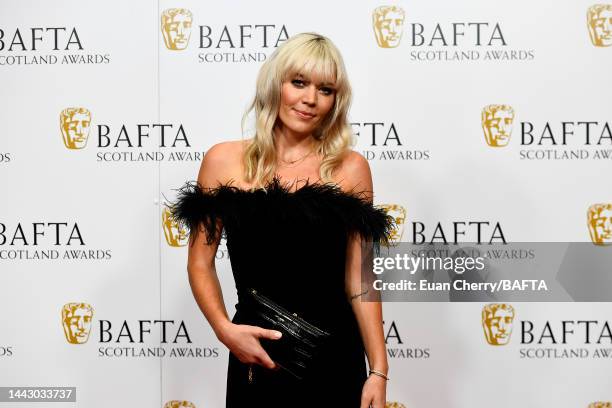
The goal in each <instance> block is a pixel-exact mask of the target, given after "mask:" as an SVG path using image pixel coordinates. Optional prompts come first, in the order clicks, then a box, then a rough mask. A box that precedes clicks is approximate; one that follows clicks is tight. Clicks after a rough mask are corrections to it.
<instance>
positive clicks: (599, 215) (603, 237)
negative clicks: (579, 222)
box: [587, 204, 612, 246]
mask: <svg viewBox="0 0 612 408" xmlns="http://www.w3.org/2000/svg"><path fill="white" fill-rule="evenodd" d="M587 222H588V225H589V234H590V235H591V241H593V243H594V244H595V245H602V246H603V245H612V204H593V205H592V206H590V207H589V209H588V211H587Z"/></svg>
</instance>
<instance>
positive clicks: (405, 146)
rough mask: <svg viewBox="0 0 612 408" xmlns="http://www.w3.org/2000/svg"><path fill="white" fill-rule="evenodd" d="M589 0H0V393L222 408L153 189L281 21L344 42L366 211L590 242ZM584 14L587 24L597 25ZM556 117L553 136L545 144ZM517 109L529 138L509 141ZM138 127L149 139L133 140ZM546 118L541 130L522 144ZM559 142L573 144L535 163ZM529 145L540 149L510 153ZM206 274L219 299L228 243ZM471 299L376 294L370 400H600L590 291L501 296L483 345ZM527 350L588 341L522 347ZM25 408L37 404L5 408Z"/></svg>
mask: <svg viewBox="0 0 612 408" xmlns="http://www.w3.org/2000/svg"><path fill="white" fill-rule="evenodd" d="M391 4H394V5H395V6H397V7H398V8H400V9H401V10H403V12H404V19H403V21H399V20H396V22H397V23H398V24H399V25H398V27H399V28H398V29H399V30H401V32H402V33H403V34H402V36H401V41H399V43H398V44H396V46H391V47H384V46H380V45H379V44H378V43H377V41H376V37H375V34H374V32H375V31H374V27H373V24H372V15H373V12H374V11H375V9H376V8H377V7H380V6H386V5H391ZM593 4H594V3H591V2H589V1H583V0H574V1H561V2H559V1H550V0H540V1H535V2H534V1H525V0H519V1H514V2H502V1H484V0H463V1H461V2H456V1H455V2H453V1H430V2H416V1H402V2H394V3H388V4H387V3H378V2H371V1H360V2H358V3H355V2H350V3H349V2H325V1H319V0H313V1H310V2H308V3H304V4H297V3H291V2H282V1H263V2H247V1H240V2H210V1H208V2H201V1H193V0H183V1H181V2H177V1H165V0H164V1H146V0H132V1H129V2H119V1H116V0H115V1H107V2H87V3H86V4H83V3H82V2H76V1H67V0H61V1H55V2H37V1H33V0H23V1H3V2H2V3H1V4H0V30H2V31H1V35H2V36H1V37H0V40H1V41H2V43H0V81H1V82H0V85H1V89H2V99H1V102H0V103H1V109H0V112H1V115H2V121H1V123H2V125H1V126H2V132H1V134H2V137H1V139H0V180H1V181H2V199H1V200H0V206H1V208H2V211H1V219H0V223H1V224H0V232H2V235H0V244H1V245H0V251H1V252H0V305H1V306H2V307H1V310H2V311H1V312H0V316H1V317H0V319H1V320H2V322H3V324H2V328H1V329H0V333H1V334H0V386H76V387H77V402H76V406H79V407H87V408H89V407H108V406H115V405H116V406H138V407H164V406H165V405H167V406H170V405H171V404H170V402H171V401H190V402H191V403H192V405H193V406H196V407H198V408H203V407H222V406H224V400H225V380H226V376H225V373H226V364H227V355H228V352H227V350H226V349H225V348H224V346H223V345H222V344H221V343H220V342H218V341H217V339H216V337H215V336H214V333H213V332H212V330H211V329H210V327H209V326H208V324H207V322H206V321H205V319H204V318H203V316H202V315H201V313H200V312H199V310H198V308H197V305H196V303H195V301H194V299H193V296H192V294H191V291H190V288H189V284H188V281H187V275H186V255H187V249H186V247H185V246H184V245H183V244H184V241H183V242H180V243H179V245H183V246H176V247H175V246H172V245H171V240H169V239H168V236H174V235H172V234H173V233H176V231H175V230H172V231H173V232H170V229H168V230H167V231H166V232H168V234H170V235H166V234H165V232H164V224H163V216H162V206H161V204H162V203H163V202H164V199H165V198H168V199H171V198H173V197H174V194H175V191H174V190H173V189H175V188H177V187H179V186H180V185H182V183H183V182H184V181H185V180H193V179H195V178H196V176H197V172H198V168H199V164H200V160H201V155H202V154H203V153H204V152H205V151H206V150H207V149H208V148H209V147H210V146H212V145H213V144H215V143H218V142H220V141H224V140H231V139H233V140H235V139H239V138H240V137H241V130H240V119H241V116H242V113H243V112H244V110H245V109H246V107H247V104H248V103H249V102H250V100H251V98H252V96H253V92H254V89H255V78H256V75H257V72H258V69H259V67H260V65H261V62H262V61H263V59H265V57H266V56H267V55H269V54H270V53H271V52H272V51H273V50H274V47H275V46H276V44H277V42H279V41H280V42H282V40H284V39H285V38H286V35H289V36H290V35H293V34H296V33H299V32H304V31H316V32H319V33H321V34H324V35H326V36H328V37H329V38H331V39H332V40H333V41H334V42H335V44H336V45H337V46H338V48H339V49H340V50H341V52H342V54H343V56H344V59H345V63H346V66H347V69H348V72H349V77H350V80H351V84H352V86H353V90H354V101H353V106H352V109H351V114H350V119H351V122H352V123H354V127H355V131H356V134H358V135H357V136H356V140H357V144H356V146H355V147H354V149H355V150H357V151H359V152H361V153H362V154H364V155H366V157H368V159H369V160H370V166H371V168H372V173H373V177H374V186H375V203H376V204H396V205H400V206H402V207H403V208H405V209H406V212H407V217H406V220H405V223H404V225H403V235H402V237H403V238H402V240H405V241H411V240H412V231H413V224H412V223H414V222H416V223H423V225H425V229H426V232H425V235H426V237H428V238H427V239H430V238H431V235H432V233H433V230H434V228H435V227H436V225H437V224H438V223H440V225H441V226H442V228H443V229H444V232H445V233H447V234H448V235H447V237H450V238H451V239H452V228H453V223H454V222H466V223H467V222H475V221H481V222H487V223H489V224H488V225H485V226H484V227H483V230H482V241H483V242H487V241H488V240H489V238H490V236H491V234H492V232H493V227H494V226H495V225H498V226H499V228H500V229H501V230H502V231H503V235H504V237H505V240H506V241H507V242H547V241H550V242H589V241H590V237H589V230H588V228H587V209H588V208H589V207H590V206H592V205H594V204H610V203H612V184H611V183H610V182H609V175H610V170H611V169H612V166H611V163H612V162H611V159H610V158H611V157H612V135H610V124H609V123H610V119H611V117H610V112H611V111H610V108H611V105H610V96H609V95H610V89H612V79H611V76H610V70H611V68H612V47H610V46H605V44H604V45H600V44H594V43H593V42H592V40H591V38H590V36H589V28H588V24H587V10H588V9H589V7H591V6H592V5H593ZM175 8H182V9H186V10H189V12H190V13H191V20H190V23H191V24H190V25H189V24H183V25H182V26H181V29H185V30H186V31H185V32H184V33H190V35H189V39H188V41H187V42H185V43H183V44H179V45H178V46H177V48H181V47H183V48H184V49H176V50H173V49H169V47H168V46H167V45H166V43H165V41H164V36H163V34H162V32H163V28H162V24H161V16H162V13H163V11H164V10H168V9H175ZM610 9H612V6H610ZM606 12H607V13H608V16H609V15H610V13H611V12H610V11H606V10H605V9H604V11H602V12H601V15H602V16H604V17H605V13H606ZM179 14H180V15H182V16H186V15H188V13H187V12H186V11H183V12H181V13H179ZM604 17H602V20H601V22H600V25H601V27H603V28H601V29H600V31H601V32H604V34H605V31H606V29H607V30H608V33H609V30H611V29H612V28H611V27H610V25H611V24H612V22H611V21H610V20H609V17H608V20H607V21H605V19H604ZM400 20H401V19H400ZM453 23H456V24H455V25H454V26H453ZM477 23H479V24H477ZM606 24H607V25H606ZM241 25H242V30H243V33H244V34H245V37H243V38H241V35H240V33H241V31H240V30H241ZM453 27H455V30H456V31H457V35H456V44H454V37H455V36H454V32H453ZM606 27H607V28H606ZM477 28H480V32H479V37H478V32H477ZM209 32H210V35H208V33H209ZM264 33H265V37H264ZM414 33H422V34H414ZM461 33H463V34H461ZM247 34H248V35H250V37H248V35H247ZM33 37H34V38H40V39H38V40H37V39H35V40H33ZM442 37H443V38H442ZM185 38H187V37H185ZM421 39H422V40H423V42H424V44H423V45H419V44H420V42H421ZM209 40H210V43H211V46H210V47H208V45H209ZM241 40H243V41H242V44H241ZM606 41H607V40H606V39H605V38H604V43H605V42H606ZM445 43H446V44H445ZM430 44H431V45H430ZM491 55H496V56H497V59H490V58H489V59H487V57H488V56H491ZM462 56H463V57H462ZM467 57H469V58H467ZM215 59H221V60H222V61H220V62H214V61H215ZM245 59H246V61H244V60H245ZM249 59H253V60H249ZM211 60H212V61H213V62H209V61H211ZM491 104H499V105H509V106H511V107H512V109H513V111H514V117H513V120H512V123H511V125H512V133H511V136H510V141H509V142H508V145H507V146H505V147H491V146H489V145H487V143H486V141H485V134H484V131H483V127H482V123H481V112H482V110H483V108H484V107H485V106H488V105H491ZM67 108H83V109H86V110H81V111H80V113H79V114H78V115H77V116H78V117H79V118H80V120H79V122H78V123H77V122H76V119H75V122H74V123H73V125H75V124H76V125H78V126H77V127H76V128H73V129H72V128H71V130H66V131H65V132H66V133H68V134H69V135H73V136H74V134H75V132H76V133H79V132H81V134H82V136H83V142H81V145H79V146H78V148H69V147H67V146H66V144H65V143H64V141H63V140H64V137H63V132H62V126H63V125H62V122H61V113H62V111H63V110H64V109H67ZM79 115H80V116H79ZM589 121H590V122H596V123H595V124H593V125H591V126H592V127H591V129H590V144H587V143H586V141H585V139H586V132H585V127H584V126H585V125H580V124H578V122H589ZM563 122H570V124H569V125H566V127H568V128H572V129H573V134H568V136H567V140H566V144H565V145H563V144H562V127H563ZM373 124H376V125H373ZM529 124H531V125H533V129H534V130H533V132H532V134H533V135H534V136H535V142H534V143H533V144H531V145H527V144H525V143H522V142H523V140H522V139H523V138H522V137H521V129H523V128H524V127H525V126H529ZM161 125H164V143H163V145H161V132H160V129H161ZM547 127H548V128H549V129H550V131H551V132H552V138H551V137H550V133H545V131H546V129H547ZM68 128H69V127H68V126H67V127H66V129H68ZM74 129H76V130H74ZM372 129H375V133H374V132H373V130H372ZM139 131H140V133H141V134H143V135H144V134H148V135H149V136H148V137H146V136H143V137H141V142H140V143H139V137H138V134H139ZM542 134H544V135H545V136H549V137H548V138H544V139H542V140H541V143H539V142H540V136H541V135H542ZM85 140H86V142H85ZM553 140H554V143H555V144H553ZM546 151H548V153H546ZM570 152H574V153H576V154H578V155H580V156H581V157H583V158H580V159H564V158H555V155H556V156H560V157H562V155H563V154H564V153H565V154H570ZM147 154H148V155H149V156H147ZM544 154H548V155H553V156H552V158H544V159H528V158H524V156H525V155H530V157H532V156H536V155H544ZM585 156H587V157H585ZM147 157H148V158H149V159H147ZM606 157H607V158H606ZM54 223H55V224H54ZM58 223H59V224H58ZM35 231H37V232H38V234H37V233H35ZM466 231H467V234H466V236H465V237H463V238H462V239H463V240H465V241H468V242H469V241H471V242H473V241H474V240H476V230H474V229H471V228H466ZM601 250H610V247H609V246H607V247H606V246H602V247H601ZM48 258H55V259H48ZM75 258H76V259H75ZM217 270H218V273H219V275H220V277H221V281H222V285H223V293H224V296H225V300H226V305H227V307H228V312H229V313H230V315H232V314H233V312H234V304H235V303H236V296H235V293H234V284H233V279H232V276H231V269H230V265H229V261H228V259H227V251H226V249H225V246H224V243H222V244H221V246H220V249H219V254H218V260H217ZM72 302H76V303H86V304H88V305H89V306H90V307H91V308H90V309H88V310H90V311H91V310H93V315H92V316H91V317H92V320H91V321H88V319H86V320H87V321H86V320H81V323H83V322H85V324H86V327H83V328H82V333H84V334H83V337H82V338H81V340H79V341H78V342H80V343H81V344H72V343H71V342H70V341H71V340H70V339H69V337H68V336H66V335H65V334H64V330H63V329H62V314H61V311H62V306H63V305H65V304H68V303H72ZM483 306H484V305H483V304H477V303H388V304H385V305H384V316H385V331H386V332H387V334H388V338H387V347H388V348H389V353H390V357H389V362H390V372H389V376H390V377H391V381H390V382H389V387H388V398H387V399H388V401H389V402H396V403H397V404H403V405H405V406H406V407H415V408H417V407H420V408H423V407H427V408H429V407H447V406H450V407H465V408H468V407H470V408H471V407H485V406H492V405H494V406H498V407H536V406H538V407H539V406H547V405H549V406H555V407H564V408H565V407H567V408H570V407H571V408H574V407H576V408H578V407H580V408H582V407H585V408H586V407H587V406H588V405H589V404H591V403H593V402H595V401H612V380H611V379H610V375H609V373H610V364H611V363H612V360H611V357H609V356H608V357H607V358H600V357H596V356H597V355H599V354H596V351H598V350H600V349H603V350H607V351H606V353H610V355H612V334H611V335H610V336H606V335H605V334H606V332H605V327H606V322H607V321H608V319H610V312H611V311H612V307H611V306H610V305H609V304H607V303H563V304H561V303H515V304H514V305H513V306H514V309H515V311H516V316H515V320H514V334H513V335H512V338H511V341H510V343H509V344H508V345H505V346H491V345H489V344H487V342H486V340H485V337H484V335H483V329H482V326H481V310H482V307H483ZM156 320H157V321H160V320H164V321H167V322H166V323H161V322H158V323H155V322H154V321H156ZM578 320H594V321H596V322H597V323H596V324H595V325H594V326H593V327H592V333H591V334H590V338H586V339H585V333H584V331H583V330H581V329H580V328H579V327H576V328H575V333H573V334H571V335H568V337H567V339H566V342H565V344H561V343H562V342H561V340H560V337H558V334H559V333H562V332H561V330H562V329H561V324H562V323H561V322H562V321H578ZM522 321H530V322H532V323H533V324H534V326H535V327H537V328H538V329H536V330H534V333H541V332H542V330H543V327H544V325H545V324H546V323H547V322H549V325H550V326H551V327H552V330H554V336H555V337H556V339H555V340H556V343H557V344H551V343H552V341H551V338H550V336H549V337H546V338H544V340H543V341H542V344H535V342H534V344H523V343H524V342H522V341H521V340H522V339H521V331H520V329H521V327H520V326H521V322H522ZM109 325H110V327H111V329H110V330H109V329H108V327H109ZM163 327H165V339H164V333H163V330H162V328H163ZM141 328H142V330H141ZM103 329H104V330H103ZM538 330H539V332H538ZM87 333H88V335H87ZM602 333H603V335H602ZM537 337H539V334H538V335H537V336H536V342H537ZM85 340H86V341H85ZM164 340H165V342H164ZM75 342H77V341H75ZM78 342H77V343H78ZM527 349H531V350H535V349H553V351H554V350H556V352H557V353H562V352H563V350H569V349H573V350H576V349H584V350H586V352H587V353H588V356H585V357H581V358H577V357H574V358H563V357H559V356H557V357H556V358H555V357H546V358H526V357H522V356H523V352H524V351H525V350H527ZM162 353H163V354H162ZM29 405H31V406H33V407H35V406H40V404H36V403H21V404H17V406H20V407H27V406H29ZM74 405H75V404H74V403H58V404H56V405H54V406H58V407H60V406H74ZM290 405H291V402H290V401H288V406H290ZM0 406H2V404H0ZM7 406H12V405H11V404H10V403H9V404H7ZM182 406H189V405H188V404H187V403H183V405H182ZM390 406H392V405H391V404H390ZM395 406H401V405H395Z"/></svg>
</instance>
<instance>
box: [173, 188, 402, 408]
mask: <svg viewBox="0 0 612 408" xmlns="http://www.w3.org/2000/svg"><path fill="white" fill-rule="evenodd" d="M230 184H231V183H228V184H224V185H220V186H218V187H215V188H202V187H201V186H199V185H198V184H197V183H196V182H188V183H185V185H184V186H183V187H181V188H180V189H179V190H178V196H177V200H176V201H175V202H174V203H172V204H171V206H170V209H171V213H172V215H173V217H174V219H175V220H177V221H178V222H179V223H181V224H182V225H184V226H186V227H187V228H188V229H189V231H191V233H196V234H197V231H198V229H197V227H198V225H199V224H200V223H202V224H203V225H204V227H205V229H206V238H207V241H208V242H212V240H213V239H214V226H215V225H216V223H217V221H218V220H221V221H222V223H223V237H224V238H226V239H227V250H228V253H229V257H230V262H231V267H232V271H233V275H234V280H235V284H236V289H237V290H238V291H239V293H240V292H241V290H242V289H246V288H255V289H257V290H258V291H259V292H260V293H262V294H264V295H265V296H267V297H268V298H270V299H272V300H274V301H275V302H277V303H279V304H281V305H283V306H284V307H285V308H286V309H288V310H290V311H292V312H296V313H298V314H299V315H300V316H301V317H303V318H304V319H306V320H307V321H309V322H311V323H313V324H314V325H316V326H318V327H320V328H321V329H323V330H325V331H328V332H330V333H331V334H332V340H331V341H330V342H329V343H328V344H326V348H325V349H324V350H323V352H322V353H321V354H319V355H318V356H317V360H316V361H315V362H314V363H313V370H312V375H309V376H307V377H305V378H303V379H302V380H297V379H295V378H294V377H292V376H291V375H290V374H288V373H286V372H284V371H283V370H274V371H273V370H268V369H265V368H264V367H262V366H259V365H255V366H254V369H253V372H252V381H250V382H249V379H248V365H247V364H243V363H241V362H240V361H239V360H238V359H237V358H236V357H235V356H234V355H233V354H232V353H231V352H230V355H229V364H228V371H227V394H226V407H228V408H236V407H239V408H242V407H323V406H336V407H347V408H353V407H355V408H358V407H359V403H360V398H361V390H362V387H363V383H364V381H365V380H366V378H367V370H366V360H365V353H364V346H363V342H362V338H361V335H360V333H359V327H358V325H357V321H356V319H355V315H354V313H353V311H352V308H351V305H350V303H349V301H348V300H347V298H346V295H345V285H344V278H345V259H346V247H347V242H348V239H349V237H350V236H351V234H354V233H356V234H360V235H361V237H362V239H364V240H366V241H369V242H373V243H374V246H375V248H378V247H379V245H380V244H381V243H383V244H384V243H388V241H389V239H390V232H391V229H392V227H393V221H392V218H391V217H390V216H388V215H387V214H386V213H385V212H384V211H383V210H382V209H379V208H376V207H374V206H373V205H372V204H370V203H369V202H368V201H367V200H366V199H365V198H364V196H363V193H359V194H358V193H347V192H344V191H343V190H341V188H340V187H339V186H337V185H335V184H332V183H306V184H305V185H304V186H303V187H301V188H300V189H298V190H297V191H290V189H289V187H288V185H287V184H284V183H283V182H281V180H280V179H279V178H278V176H277V177H274V179H272V180H271V181H270V182H268V183H267V184H266V185H265V187H264V188H262V189H256V190H250V191H247V190H242V189H239V188H237V187H234V186H231V185H230ZM232 322H234V323H236V324H249V322H248V321H247V320H245V314H244V310H242V309H241V301H240V297H239V299H238V304H237V305H236V314H235V315H234V317H233V318H232Z"/></svg>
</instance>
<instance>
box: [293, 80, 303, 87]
mask: <svg viewBox="0 0 612 408" xmlns="http://www.w3.org/2000/svg"><path fill="white" fill-rule="evenodd" d="M291 83H292V84H293V85H299V86H302V85H303V84H304V81H301V80H299V79H294V80H293V81H291Z"/></svg>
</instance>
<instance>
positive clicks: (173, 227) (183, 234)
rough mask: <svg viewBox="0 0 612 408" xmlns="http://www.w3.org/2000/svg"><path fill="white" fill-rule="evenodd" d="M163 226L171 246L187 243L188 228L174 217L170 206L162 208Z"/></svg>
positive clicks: (180, 245)
mask: <svg viewBox="0 0 612 408" xmlns="http://www.w3.org/2000/svg"><path fill="white" fill-rule="evenodd" d="M162 228H163V230H164V236H165V237H166V242H167V243H168V245H170V246H171V247H182V246H185V245H187V242H188V241H189V233H188V232H187V229H186V228H184V227H182V226H181V225H179V223H178V222H176V221H175V220H174V219H173V218H172V214H171V213H170V210H169V209H168V207H164V208H163V210H162Z"/></svg>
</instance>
